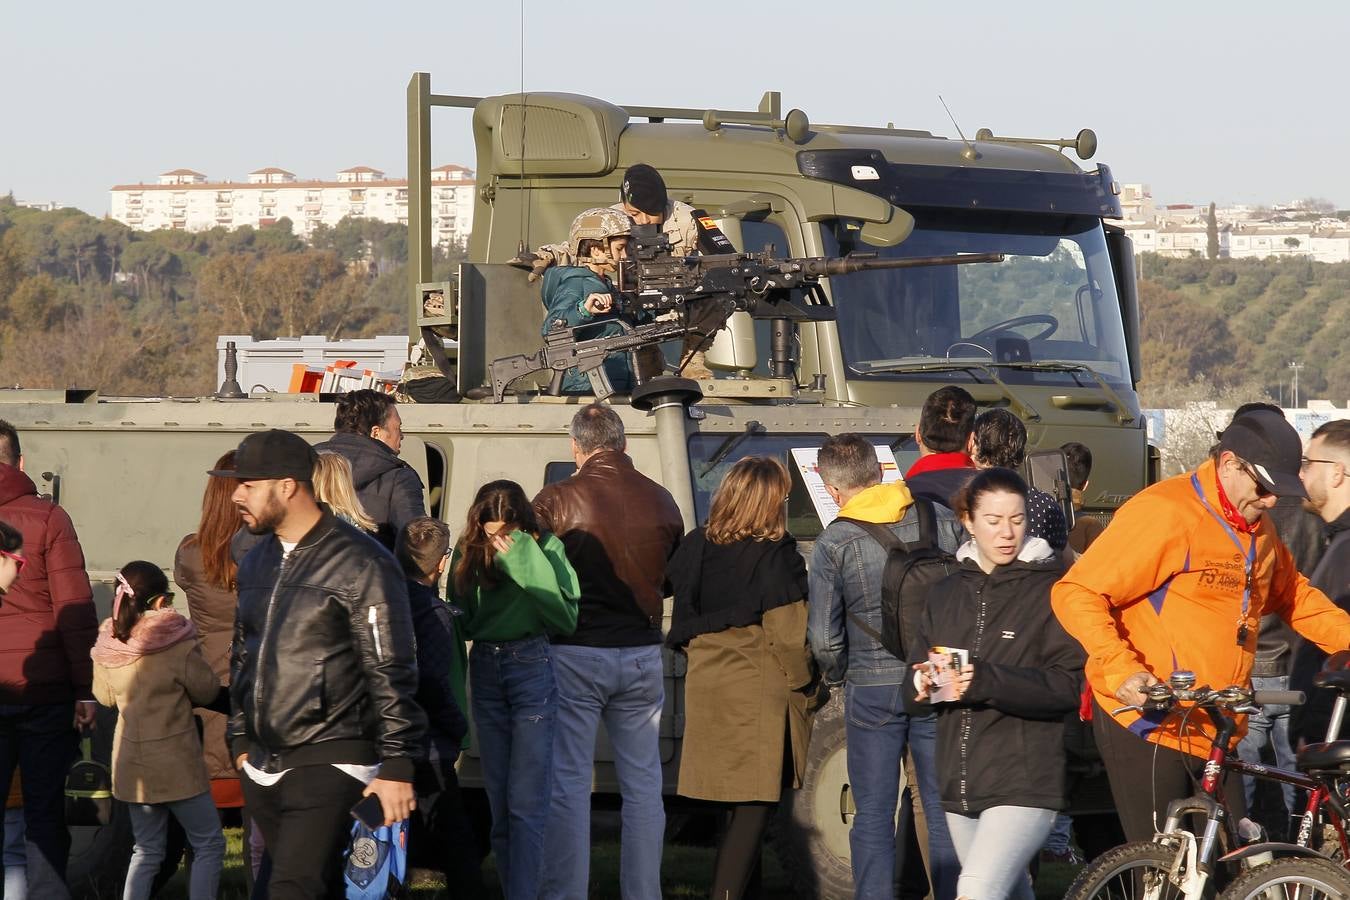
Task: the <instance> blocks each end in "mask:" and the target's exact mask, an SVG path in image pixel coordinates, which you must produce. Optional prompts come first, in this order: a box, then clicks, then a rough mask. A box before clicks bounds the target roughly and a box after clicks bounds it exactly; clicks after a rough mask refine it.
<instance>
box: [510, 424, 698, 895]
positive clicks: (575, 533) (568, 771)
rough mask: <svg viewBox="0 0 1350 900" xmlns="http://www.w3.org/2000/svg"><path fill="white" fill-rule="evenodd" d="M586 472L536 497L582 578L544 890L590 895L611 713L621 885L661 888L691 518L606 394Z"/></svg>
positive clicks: (578, 452) (566, 662)
mask: <svg viewBox="0 0 1350 900" xmlns="http://www.w3.org/2000/svg"><path fill="white" fill-rule="evenodd" d="M571 435H572V456H573V458H574V459H575V460H576V463H577V472H576V474H575V475H573V476H572V477H571V478H569V479H567V480H566V481H563V482H559V483H557V484H551V485H548V486H547V487H545V488H544V489H543V490H542V491H540V492H539V496H537V497H536V498H535V500H534V506H535V511H536V512H537V513H538V515H539V522H540V524H541V525H542V526H543V527H544V528H546V529H548V530H550V531H552V532H553V533H554V534H556V535H557V536H558V537H559V538H560V539H561V540H562V542H563V546H564V547H566V549H567V558H568V560H569V561H570V562H571V563H572V567H573V568H574V569H576V572H577V579H578V581H579V582H580V584H581V602H580V613H579V616H578V619H577V630H576V631H575V632H574V633H573V634H571V635H568V636H567V637H555V638H554V639H553V641H554V647H553V667H554V674H555V677H556V678H557V682H558V718H557V724H556V727H555V731H554V741H553V802H552V808H551V810H550V813H549V826H548V831H547V836H546V837H545V845H544V852H545V858H546V859H548V860H549V865H548V869H547V871H546V872H545V873H544V886H543V888H542V890H541V891H540V897H541V898H548V900H556V898H578V900H584V898H585V897H586V896H587V885H588V883H589V875H590V873H589V865H590V834H591V828H590V812H591V774H592V768H593V766H594V754H595V734H596V730H597V728H598V727H599V724H600V722H601V720H602V719H603V721H604V723H605V731H606V733H608V735H609V740H610V744H611V745H612V746H613V748H614V759H615V762H616V768H617V773H618V777H619V791H620V793H621V795H622V796H623V813H622V819H623V832H622V841H623V843H622V850H621V853H622V858H621V861H620V876H619V879H620V889H621V892H622V894H623V896H624V897H625V898H629V900H642V898H652V900H657V898H659V897H660V896H661V845H662V840H663V835H664V831H665V820H666V816H665V810H664V807H663V806H662V800H661V753H660V724H661V709H662V707H663V706H664V705H665V688H664V683H663V681H662V669H661V608H662V599H663V598H664V596H665V587H664V586H665V573H666V560H667V559H669V557H670V554H671V553H672V552H674V550H675V546H676V544H678V543H679V540H680V536H681V535H682V534H683V533H684V523H683V520H682V519H681V517H680V511H679V509H678V508H677V507H676V505H675V500H674V498H673V497H671V496H670V492H669V491H667V490H666V489H665V488H663V487H661V485H659V484H657V483H656V482H654V481H652V480H651V479H650V478H647V477H646V476H644V475H642V474H641V473H640V472H638V471H637V469H635V468H634V467H633V461H632V460H631V459H629V457H628V455H627V453H625V452H624V451H625V450H626V449H627V440H626V438H625V437H624V432H623V420H622V419H620V418H619V415H618V413H616V412H614V410H612V409H610V408H609V407H608V406H605V405H603V404H600V403H593V404H591V405H589V406H586V407H583V408H582V409H581V410H580V411H579V412H578V413H577V414H576V416H575V417H573V419H572V428H571Z"/></svg>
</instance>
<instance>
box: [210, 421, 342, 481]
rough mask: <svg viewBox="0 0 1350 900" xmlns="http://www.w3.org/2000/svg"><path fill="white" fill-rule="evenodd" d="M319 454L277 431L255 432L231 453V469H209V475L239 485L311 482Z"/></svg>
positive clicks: (295, 437)
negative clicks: (289, 480)
mask: <svg viewBox="0 0 1350 900" xmlns="http://www.w3.org/2000/svg"><path fill="white" fill-rule="evenodd" d="M317 459H318V454H316V453H315V452H314V448H313V447H311V446H310V445H309V441H307V440H305V439H304V438H302V437H300V435H298V434H293V433H292V432H289V431H283V430H282V429H280V428H273V429H271V430H270V431H256V432H254V433H253V434H250V435H249V436H248V437H246V438H244V440H243V441H241V442H240V444H239V449H238V450H236V451H235V452H234V468H233V469H212V470H210V471H209V472H207V474H208V475H215V476H217V477H219V478H238V479H239V480H240V481H253V480H269V479H273V478H294V479H295V480H296V481H312V480H313V479H314V464H315V462H316V461H317Z"/></svg>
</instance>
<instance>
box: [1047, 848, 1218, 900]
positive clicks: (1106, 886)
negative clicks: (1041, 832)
mask: <svg viewBox="0 0 1350 900" xmlns="http://www.w3.org/2000/svg"><path fill="white" fill-rule="evenodd" d="M1176 858H1177V853H1176V850H1175V848H1172V847H1168V846H1166V845H1164V844H1160V843H1158V842H1156V841H1135V842H1133V843H1130V844H1122V845H1120V846H1119V847H1117V848H1115V849H1114V850H1108V851H1106V852H1105V853H1103V854H1102V855H1101V856H1099V857H1097V858H1096V859H1094V860H1093V861H1092V862H1091V863H1089V864H1088V865H1087V866H1086V867H1085V868H1084V869H1083V871H1081V872H1079V873H1078V877H1077V878H1075V879H1074V882H1073V884H1071V885H1069V890H1068V891H1067V892H1066V893H1065V894H1064V900H1181V898H1183V897H1184V896H1185V894H1184V893H1183V892H1182V890H1181V888H1180V887H1179V886H1178V885H1177V884H1175V883H1173V881H1172V879H1171V875H1170V873H1171V869H1172V865H1173V863H1175V862H1176ZM1205 896H1206V897H1209V896H1213V892H1212V891H1211V890H1210V889H1208V888H1207V889H1206V891H1205Z"/></svg>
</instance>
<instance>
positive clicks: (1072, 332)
mask: <svg viewBox="0 0 1350 900" xmlns="http://www.w3.org/2000/svg"><path fill="white" fill-rule="evenodd" d="M911 212H913V211H912V210H911ZM915 223H916V224H915V228H914V233H913V234H912V235H911V236H910V237H909V238H908V239H906V240H905V241H904V242H903V243H901V244H900V245H899V246H896V247H884V248H879V247H872V246H869V245H868V244H866V243H864V242H863V241H862V240H861V238H859V237H858V231H857V229H856V227H854V226H853V224H852V223H846V222H844V221H842V220H837V219H836V220H830V221H826V222H823V223H822V227H821V233H822V236H823V237H824V241H825V248H824V249H825V252H826V253H827V254H829V255H831V256H835V255H843V254H847V253H850V252H854V251H860V252H875V253H877V254H878V255H879V256H880V257H882V258H885V259H897V258H906V257H917V256H946V255H951V254H956V253H1002V254H1004V256H1005V259H1004V261H1003V262H1001V263H974V264H969V265H960V266H950V265H949V266H932V267H928V266H925V267H919V268H912V269H891V270H887V271H877V272H861V273H858V274H855V275H849V276H847V277H842V278H832V279H830V289H831V292H832V293H833V296H834V302H835V306H836V307H837V309H838V317H839V323H838V325H839V340H840V343H841V346H842V349H843V354H844V361H845V363H846V364H847V365H848V367H849V369H850V371H851V373H852V374H853V375H858V376H862V377H870V378H902V377H911V378H912V377H916V376H915V375H913V374H908V375H907V374H906V370H910V371H911V372H912V371H914V370H920V369H922V368H924V367H935V366H945V365H948V364H951V363H957V364H959V363H961V362H969V363H974V364H979V365H984V366H988V365H991V364H998V365H1002V366H1007V367H1008V368H1005V369H1003V370H1002V371H1001V376H1002V377H1004V378H1005V380H1016V381H1022V382H1030V381H1036V382H1042V381H1047V380H1048V381H1052V382H1055V381H1068V382H1072V381H1074V380H1080V381H1081V380H1082V379H1081V378H1078V377H1077V375H1076V374H1075V372H1074V371H1073V369H1074V367H1078V366H1087V367H1090V368H1092V369H1093V370H1095V371H1096V372H1098V373H1099V374H1100V375H1101V376H1102V377H1103V378H1104V379H1105V380H1106V381H1108V382H1111V383H1113V384H1118V385H1124V386H1126V387H1128V386H1129V383H1130V376H1129V363H1128V361H1127V360H1128V357H1127V355H1126V351H1125V334H1124V328H1123V327H1122V324H1121V315H1120V303H1119V301H1118V299H1117V296H1116V285H1115V280H1114V279H1113V277H1112V273H1111V262H1110V257H1109V255H1108V253H1107V248H1106V238H1105V235H1104V234H1103V232H1102V226H1101V222H1100V220H1098V219H1095V218H1092V217H1089V216H1045V215H1029V214H1021V213H980V214H977V213H971V212H968V211H964V210H919V211H917V212H915ZM1038 364H1042V365H1041V366H1040V368H1041V370H1040V371H1036V369H1037V368H1038ZM1043 364H1058V366H1059V369H1060V370H1059V371H1052V370H1053V369H1054V366H1050V365H1043ZM972 377H975V376H972Z"/></svg>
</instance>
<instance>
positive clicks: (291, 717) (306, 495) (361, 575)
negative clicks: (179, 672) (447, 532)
mask: <svg viewBox="0 0 1350 900" xmlns="http://www.w3.org/2000/svg"><path fill="white" fill-rule="evenodd" d="M314 463H315V452H314V450H313V448H311V447H310V446H309V444H308V443H306V442H305V440H304V439H303V438H301V437H299V436H298V435H295V434H291V433H290V432H288V431H281V430H279V429H273V430H272V431H264V432H258V433H256V434H251V435H249V436H248V437H247V438H245V439H244V441H243V443H241V444H240V445H239V449H238V450H237V451H236V454H235V468H234V469H231V470H217V471H213V472H211V473H210V474H212V475H214V476H219V477H225V478H237V479H239V481H240V482H241V483H240V485H239V487H238V488H237V489H236V490H235V492H234V497H233V499H234V503H235V505H236V506H237V507H238V508H239V514H240V518H241V519H242V520H243V522H244V525H245V526H246V527H247V528H248V530H249V531H250V532H252V533H254V534H257V535H263V536H264V537H263V539H262V540H261V541H260V542H259V543H258V545H257V546H256V547H254V548H253V549H252V550H250V551H249V553H248V556H246V557H245V558H244V561H243V563H242V564H241V565H240V567H239V579H238V580H239V609H238V614H237V615H236V617H235V626H234V642H233V645H232V648H231V652H230V676H231V681H230V698H231V706H232V707H233V710H234V714H233V715H232V716H231V717H230V723H229V727H228V730H227V732H226V733H227V737H228V740H229V742H230V752H231V755H232V756H233V757H234V759H235V765H236V766H237V767H238V768H239V770H240V771H241V772H242V776H243V777H242V778H241V779H240V781H241V784H242V787H243V791H244V802H245V805H246V807H247V808H248V814H249V816H251V817H252V818H253V820H254V822H255V823H256V824H257V826H258V829H259V830H260V831H261V832H262V835H263V838H264V840H265V841H266V843H267V849H268V853H269V854H270V857H271V860H272V871H271V878H270V881H269V883H268V889H269V893H268V896H270V897H271V898H272V900H288V898H301V897H306V898H308V897H325V896H330V895H332V894H334V893H335V892H336V893H338V894H339V895H340V887H341V878H342V874H341V873H342V850H343V847H344V846H345V845H346V842H347V837H348V834H349V830H350V828H351V816H350V815H349V814H348V811H349V810H350V809H351V808H352V806H353V805H354V804H355V803H356V802H357V801H359V800H360V799H361V797H362V796H364V795H370V794H374V795H375V796H377V797H378V798H379V800H380V804H381V806H382V807H383V810H384V821H385V824H392V823H394V822H397V821H399V820H400V819H405V818H407V816H408V814H409V813H410V812H411V811H412V809H413V808H414V806H415V800H414V796H413V786H412V780H413V767H414V762H415V758H416V757H417V756H418V755H419V753H420V749H419V748H420V747H421V745H422V736H423V731H424V729H425V727H426V719H425V716H424V715H423V714H422V711H421V710H420V709H418V707H417V706H416V704H415V703H414V702H413V695H414V694H415V693H416V691H417V666H416V661H415V658H414V647H415V644H414V641H413V631H412V619H411V615H410V613H409V607H408V594H407V588H406V587H405V586H404V582H403V576H402V573H401V572H400V571H399V568H398V564H397V563H396V562H395V561H394V558H393V556H391V555H390V554H389V553H387V552H385V551H384V550H383V549H382V548H381V547H380V546H379V545H378V544H376V543H375V542H374V541H373V540H371V539H370V538H369V537H367V536H366V535H364V534H362V533H361V532H360V531H358V530H357V529H356V528H355V527H353V526H351V525H348V524H347V523H345V522H342V521H341V520H339V519H338V518H336V517H335V516H334V515H333V513H332V512H331V511H330V510H329V509H328V508H327V507H325V506H321V505H319V503H318V501H316V500H315V498H314V489H313V485H312V484H311V479H312V477H313V473H314Z"/></svg>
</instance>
